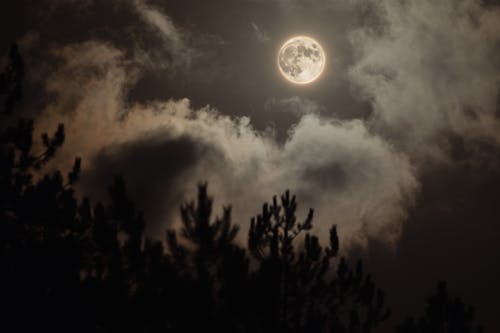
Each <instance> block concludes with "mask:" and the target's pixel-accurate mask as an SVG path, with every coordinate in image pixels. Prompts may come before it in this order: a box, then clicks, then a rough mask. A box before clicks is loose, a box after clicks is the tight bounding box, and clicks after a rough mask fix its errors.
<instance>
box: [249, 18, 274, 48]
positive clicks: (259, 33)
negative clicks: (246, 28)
mask: <svg viewBox="0 0 500 333" xmlns="http://www.w3.org/2000/svg"><path fill="white" fill-rule="evenodd" d="M250 26H251V27H252V30H253V33H254V34H255V37H256V38H257V40H258V41H259V42H261V43H265V44H266V43H269V42H270V41H271V38H269V35H268V34H267V33H266V32H265V31H264V30H262V28H260V27H259V26H258V25H257V23H255V22H250Z"/></svg>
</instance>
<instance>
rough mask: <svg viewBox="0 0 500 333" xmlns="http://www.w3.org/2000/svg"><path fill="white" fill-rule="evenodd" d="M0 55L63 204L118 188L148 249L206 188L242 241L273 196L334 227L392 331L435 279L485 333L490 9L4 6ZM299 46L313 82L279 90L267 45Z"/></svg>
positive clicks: (489, 282)
mask: <svg viewBox="0 0 500 333" xmlns="http://www.w3.org/2000/svg"><path fill="white" fill-rule="evenodd" d="M0 20H1V22H2V24H3V28H2V29H1V30H0V37H1V39H2V41H3V43H2V44H1V45H0V54H2V55H3V54H5V53H6V51H7V49H8V47H9V45H10V43H11V42H14V41H17V42H18V43H19V44H20V47H21V52H22V54H23V56H24V58H25V61H26V64H27V83H26V94H25V95H26V98H25V100H24V101H23V103H22V105H21V107H20V109H21V110H20V112H24V113H26V114H29V115H31V116H33V117H35V119H36V124H37V131H38V132H43V131H53V130H55V128H56V126H57V123H59V122H64V124H65V126H66V129H67V140H66V143H65V145H64V147H63V149H62V151H61V153H60V154H59V155H58V156H57V158H56V160H55V161H54V163H53V164H52V165H51V166H50V167H54V168H63V169H64V168H69V166H70V165H71V163H72V161H73V158H74V156H75V155H78V156H81V157H82V158H83V165H84V168H83V175H82V181H81V183H80V185H79V191H80V193H84V194H89V195H91V196H92V197H94V198H102V197H103V195H104V193H105V190H106V185H107V184H108V183H110V181H111V179H112V177H113V175H114V174H117V173H120V174H123V175H124V176H125V178H126V180H127V184H128V188H129V190H130V192H131V196H132V197H133V198H134V200H135V201H136V202H137V203H138V205H139V206H140V207H141V208H142V209H143V210H144V211H145V215H146V218H147V219H148V221H149V222H148V223H149V224H148V232H149V234H151V235H153V236H157V237H158V238H161V237H163V234H164V229H165V227H166V226H168V225H175V224H176V223H177V207H178V205H179V204H180V203H181V202H183V201H184V200H185V199H186V198H190V197H192V196H193V193H194V190H195V188H196V183H197V182H198V181H200V180H208V181H209V189H210V190H211V192H212V193H213V194H214V195H215V197H216V205H218V206H220V205H222V204H226V203H231V204H232V205H233V207H234V213H235V219H236V222H237V223H239V224H240V225H241V229H242V231H243V233H242V235H244V233H245V232H246V230H247V225H248V222H249V219H250V217H251V216H252V215H254V214H256V213H258V211H259V207H260V205H261V203H262V202H264V201H267V200H269V199H270V198H271V197H272V195H274V194H279V193H281V192H282V191H283V190H285V189H287V188H289V189H290V190H292V191H293V192H294V193H296V194H297V196H298V201H299V204H300V208H301V212H305V210H306V208H308V207H314V208H315V210H316V213H317V214H316V225H315V226H316V232H317V233H319V234H320V235H323V237H325V231H326V230H327V229H328V227H329V225H330V224H332V223H336V224H338V225H339V232H340V234H341V239H342V244H343V249H344V251H345V253H346V254H348V255H349V254H350V255H351V256H355V255H359V256H362V257H364V258H365V262H366V264H367V266H368V267H369V271H371V272H373V275H374V277H375V279H376V281H378V282H379V284H380V285H381V287H383V288H385V289H386V290H387V292H388V294H389V302H391V303H392V304H393V310H394V316H393V319H394V320H398V319H400V318H401V317H402V316H403V315H405V314H407V313H415V312H416V311H417V310H418V309H419V308H420V309H421V308H422V306H423V304H424V301H425V296H424V295H428V294H430V292H431V291H432V289H433V287H434V285H435V283H436V281H437V280H438V279H445V280H447V281H448V282H449V285H450V289H451V292H452V293H455V294H457V295H460V296H463V298H464V299H465V301H466V302H468V303H472V304H474V305H476V307H477V309H478V315H479V319H480V320H481V321H483V322H484V323H485V324H486V327H487V329H488V331H490V332H495V331H500V324H499V323H498V320H497V317H496V316H497V315H498V310H499V306H498V305H497V301H496V300H498V299H500V287H499V284H498V281H500V268H499V264H498V263H499V262H500V242H499V241H498V240H499V239H500V157H499V156H500V97H499V79H500V56H499V54H500V7H498V4H496V3H495V1H478V0H442V1H432V0H421V1H416V0H415V1H392V0H377V1H375V0H317V1H313V0H302V1H300V0H274V1H271V0H218V1H199V0H172V1H163V0H150V1H147V0H136V1H134V0H120V1H105V0H101V1H99V0H41V1H29V0H19V1H4V2H2V4H1V5H0ZM298 34H305V35H310V36H312V37H314V38H315V39H317V40H318V41H319V42H320V43H321V44H322V46H323V48H324V49H325V51H326V53H327V55H328V59H327V67H326V71H325V73H324V74H323V75H322V76H321V77H320V79H319V80H318V81H317V82H314V83H312V84H310V85H307V86H294V85H293V84H291V83H289V82H288V81H286V80H284V79H283V78H282V77H281V76H280V74H279V71H278V69H277V68H276V53H277V51H278V49H279V47H280V46H281V44H282V43H283V42H284V41H285V40H286V39H287V38H288V37H291V36H294V35H298Z"/></svg>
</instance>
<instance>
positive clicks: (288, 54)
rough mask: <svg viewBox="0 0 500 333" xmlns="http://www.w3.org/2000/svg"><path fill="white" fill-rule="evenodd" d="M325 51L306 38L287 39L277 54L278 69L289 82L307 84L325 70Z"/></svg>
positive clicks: (315, 42) (316, 43) (312, 40)
mask: <svg viewBox="0 0 500 333" xmlns="http://www.w3.org/2000/svg"><path fill="white" fill-rule="evenodd" d="M325 60H326V59H325V51H323V48H322V47H321V45H319V43H318V42H317V41H315V40H314V39H312V38H310V37H306V36H297V37H294V38H291V39H289V40H288V41H287V42H286V43H285V44H283V46H282V47H281V49H280V51H279V53H278V68H279V70H280V72H281V74H282V75H283V76H284V77H285V78H286V79H287V80H289V81H290V82H293V83H296V84H307V83H311V82H313V81H315V80H316V79H317V78H318V77H319V76H320V75H321V73H322V72H323V70H324V69H325Z"/></svg>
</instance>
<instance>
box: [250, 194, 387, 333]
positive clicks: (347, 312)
mask: <svg viewBox="0 0 500 333" xmlns="http://www.w3.org/2000/svg"><path fill="white" fill-rule="evenodd" d="M296 208H297V204H296V200H295V196H290V193H289V192H288V191H286V192H285V193H284V194H283V195H282V196H281V205H279V204H278V202H277V198H276V197H274V198H273V203H272V204H271V205H269V204H264V205H263V207H262V213H261V214H259V215H258V216H257V217H256V218H254V219H252V221H251V225H250V231H249V237H248V248H249V250H250V252H251V253H252V255H253V257H254V258H256V259H257V260H258V261H259V264H260V266H259V269H258V270H257V271H256V272H255V273H254V279H255V281H256V283H257V286H256V287H254V288H253V289H254V290H255V291H258V292H261V294H260V297H261V299H265V297H268V295H271V298H270V301H263V302H262V304H263V305H267V306H266V307H264V308H263V313H262V315H263V316H268V317H267V320H268V322H267V326H268V327H269V328H270V330H269V331H273V330H274V331H275V330H277V329H279V330H280V331H283V332H369V331H371V329H373V328H375V327H377V326H378V324H379V323H380V322H382V321H384V320H385V319H387V318H388V316H389V313H390V312H389V310H388V309H387V308H386V307H385V304H384V294H383V292H382V291H381V290H378V289H376V288H375V286H374V284H373V282H372V281H371V278H370V276H365V275H364V274H363V271H362V266H361V262H359V263H358V266H357V269H356V270H355V271H352V270H350V269H349V268H348V266H347V262H346V260H345V259H344V258H341V259H340V260H337V262H336V266H335V271H332V270H331V269H330V268H332V265H331V261H332V260H333V259H338V258H337V255H338V250H339V239H338V236H337V229H336V226H333V227H332V228H331V229H330V244H329V246H327V247H326V248H324V249H323V248H322V247H321V245H320V242H319V239H318V238H317V237H316V236H313V235H310V234H309V230H311V228H312V220H313V210H310V211H309V213H308V215H307V217H306V218H305V219H304V221H303V222H297V218H296V215H295V211H296ZM301 233H305V235H304V242H303V245H302V246H301V248H300V249H298V250H296V249H295V246H294V242H296V240H297V238H298V237H299V236H300V235H301Z"/></svg>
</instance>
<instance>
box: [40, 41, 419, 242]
mask: <svg viewBox="0 0 500 333" xmlns="http://www.w3.org/2000/svg"><path fill="white" fill-rule="evenodd" d="M58 54H59V55H60V57H62V58H63V59H64V60H65V65H64V66H62V67H61V69H60V70H59V71H58V72H56V73H55V74H54V76H52V77H51V78H50V80H49V81H50V84H49V83H48V84H47V89H49V90H50V92H51V93H52V94H55V95H56V96H58V97H57V99H56V102H55V103H53V104H51V105H49V106H48V107H47V108H46V110H45V111H44V113H43V115H42V116H41V118H40V119H39V125H40V126H41V127H40V130H41V131H42V130H47V129H50V126H51V125H52V124H54V123H55V122H63V123H65V125H66V128H67V131H68V133H70V135H68V139H67V142H66V144H65V145H64V147H63V148H62V149H63V150H62V151H61V154H59V155H58V159H57V161H56V162H57V163H63V161H68V162H69V161H71V160H72V155H73V154H75V153H76V154H79V155H81V156H82V157H83V159H84V161H87V164H86V168H85V170H86V171H85V174H84V182H83V183H84V184H85V183H87V184H93V180H92V179H99V180H100V179H101V178H100V177H99V174H100V173H102V172H104V171H103V170H102V169H100V167H102V165H100V161H102V160H103V159H104V160H105V159H108V160H109V159H113V158H114V159H117V160H120V161H122V162H123V164H121V165H114V164H113V163H106V166H107V168H109V167H110V165H111V166H112V165H114V166H115V167H118V168H119V169H117V170H115V171H116V172H117V173H118V172H123V173H124V175H125V176H127V174H132V175H137V174H141V173H147V172H148V170H150V169H148V168H149V167H148V165H150V164H151V163H160V164H161V163H163V162H161V161H163V160H165V161H171V163H172V164H175V163H176V161H177V160H178V159H179V156H176V154H181V155H184V154H187V155H188V156H190V155H193V154H194V155H193V158H189V159H187V160H186V161H185V162H184V163H187V164H183V171H182V172H174V173H173V174H172V173H169V172H165V173H162V172H161V170H157V172H158V173H157V174H155V175H154V177H155V179H156V182H159V183H160V184H161V183H162V182H163V183H165V184H169V185H170V188H168V190H163V191H161V194H162V195H163V196H164V197H165V198H170V202H169V207H176V206H177V205H178V204H180V203H181V202H182V200H184V199H186V198H187V197H189V196H190V195H192V193H193V189H194V187H195V185H196V182H197V181H199V180H208V181H209V183H210V186H211V191H212V193H214V194H215V195H216V198H217V202H218V203H221V204H222V203H232V204H233V205H234V207H235V214H236V216H235V219H236V221H237V222H238V223H240V224H241V225H242V228H243V230H245V229H246V225H247V224H248V221H249V219H250V217H251V216H252V215H253V214H256V213H258V212H259V209H260V208H259V207H260V203H262V202H264V201H268V200H269V199H270V198H271V197H272V196H273V195H274V194H279V193H281V192H282V191H284V190H285V189H287V188H289V189H290V190H292V191H293V192H294V193H297V194H298V195H299V199H300V203H301V207H300V208H301V213H303V214H305V212H306V210H307V209H308V208H309V207H312V206H314V207H315V209H316V212H317V216H318V219H317V221H318V222H317V227H318V230H319V231H326V230H327V229H328V227H329V226H330V225H331V224H333V223H337V224H339V225H340V227H341V228H342V230H343V235H344V238H345V239H349V240H353V241H356V242H357V243H362V242H363V239H364V238H365V237H366V236H367V235H370V236H374V237H375V236H377V237H382V238H384V239H386V240H387V241H388V242H393V241H394V240H395V239H397V236H398V233H399V231H400V224H401V223H402V221H403V220H404V216H405V211H406V210H405V209H406V206H405V205H407V204H408V203H411V201H412V198H413V196H414V195H415V193H416V191H417V189H418V183H417V181H416V179H415V176H414V174H413V168H412V166H411V165H410V163H409V161H408V159H407V158H406V157H405V156H404V155H403V154H401V153H398V152H397V151H396V150H395V149H393V147H391V146H390V145H388V144H387V143H385V142H384V140H382V139H381V138H380V137H378V136H376V135H373V134H372V133H370V132H369V130H368V129H367V128H366V127H365V125H364V124H363V123H362V122H361V121H339V120H335V119H330V118H322V117H320V116H319V115H315V114H311V113H308V112H307V110H305V111H304V112H303V114H305V115H304V116H302V117H301V118H300V119H299V120H298V122H297V123H296V125H295V126H294V127H293V128H292V129H291V130H290V132H289V136H288V138H287V140H286V142H285V143H284V144H281V143H278V142H276V141H275V139H274V138H273V137H272V136H271V135H269V134H268V133H267V132H260V131H257V130H255V129H253V128H252V126H251V122H250V119H249V118H247V117H229V116H225V115H222V114H221V113H220V112H219V111H218V110H215V109H213V108H210V107H204V108H201V109H193V108H192V107H191V106H190V102H189V100H188V99H182V100H170V101H157V102H151V103H147V104H133V105H127V104H126V103H125V102H124V101H123V96H124V92H125V91H126V89H127V87H128V85H129V84H130V82H131V81H133V80H134V76H135V74H134V71H129V70H128V69H127V68H126V67H125V66H124V63H125V62H124V61H123V55H122V54H121V53H120V51H119V50H116V49H114V48H113V47H111V46H110V45H105V44H100V43H94V42H92V43H86V44H82V45H73V46H68V47H65V48H63V49H61V50H58ZM76 54H78V55H79V57H75V55H76ZM91 70H92V71H91ZM89 72H92V73H94V74H93V75H83V73H89ZM68 75H71V76H72V77H74V78H75V81H74V84H70V85H67V84H65V78H66V77H68ZM68 101H72V103H74V107H73V109H72V110H71V111H70V112H68V110H67V109H68V108H67V106H68ZM291 102H292V103H294V101H293V100H292V101H291ZM295 102H297V101H295ZM298 107H300V105H299V104H297V108H298ZM44 119H45V120H48V119H50V121H47V122H44ZM179 140H183V141H182V142H184V143H183V144H182V147H183V148H182V150H181V151H179V150H172V149H170V148H169V143H171V144H172V145H175V144H177V142H179ZM134 142H135V143H134ZM131 145H134V147H135V148H134V149H136V151H139V150H141V151H144V152H148V151H150V152H152V153H154V154H157V155H156V156H150V158H145V159H143V161H144V162H142V163H128V162H130V161H127V159H130V158H133V156H132V155H130V154H129V155H128V156H129V157H127V156H124V155H123V152H124V151H125V150H123V149H122V147H127V146H128V147H130V146H131ZM196 146H200V147H206V148H205V149H202V150H199V149H197V148H196ZM151 147H163V150H164V151H165V155H163V154H162V152H161V150H159V149H152V148H151ZM169 152H170V155H168V154H169ZM172 152H175V154H174V153H172ZM147 161H151V162H147ZM154 161H158V162H154ZM174 175H175V179H171V177H173V176H174ZM165 178H167V179H165ZM162 179H163V180H162ZM131 181H132V183H131V184H130V186H131V187H132V188H133V187H136V186H138V184H137V183H135V184H134V183H133V182H134V181H135V182H139V183H140V182H142V181H143V179H141V178H140V177H135V178H134V177H132V179H131ZM95 187H96V186H95V184H93V186H92V187H89V188H86V189H85V190H87V191H92V188H95ZM144 191H145V192H146V193H144ZM144 191H143V193H141V195H142V196H144V197H146V198H147V197H148V195H152V196H154V195H155V194H156V195H158V192H154V193H147V192H148V191H147V189H146V190H144ZM174 194H175V195H174ZM132 195H133V193H132ZM137 200H138V202H139V203H141V198H137ZM155 200H160V199H155ZM163 213H164V214H165V215H163V216H155V217H156V218H157V219H158V220H156V221H152V222H153V223H154V226H153V227H152V230H154V231H155V232H160V233H161V230H163V228H164V227H166V225H167V224H168V221H169V219H170V218H171V217H172V215H176V209H173V211H170V212H163Z"/></svg>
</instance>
